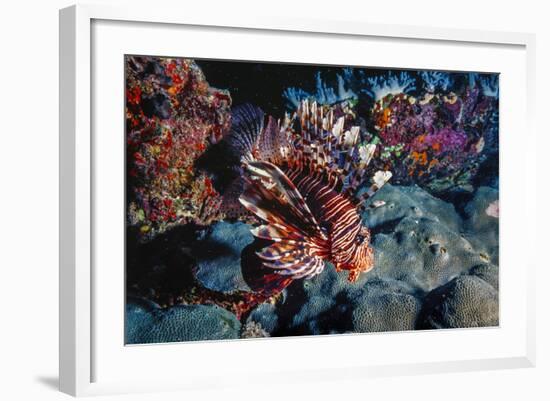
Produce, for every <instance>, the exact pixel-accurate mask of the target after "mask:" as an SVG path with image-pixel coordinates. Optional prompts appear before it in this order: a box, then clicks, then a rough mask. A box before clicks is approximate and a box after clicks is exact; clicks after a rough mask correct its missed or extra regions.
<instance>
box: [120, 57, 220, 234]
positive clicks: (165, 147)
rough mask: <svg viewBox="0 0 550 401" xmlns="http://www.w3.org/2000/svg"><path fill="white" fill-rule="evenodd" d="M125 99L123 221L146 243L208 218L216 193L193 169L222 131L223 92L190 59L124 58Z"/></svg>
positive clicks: (213, 208) (211, 214)
mask: <svg viewBox="0 0 550 401" xmlns="http://www.w3.org/2000/svg"><path fill="white" fill-rule="evenodd" d="M126 98H127V103H126V118H127V121H128V123H127V131H126V135H127V152H128V163H129V164H128V186H129V188H128V189H129V191H128V195H129V204H130V207H129V210H128V213H129V216H128V220H129V222H130V224H132V225H136V226H139V227H140V232H141V233H142V235H143V238H144V239H150V238H152V237H154V236H155V235H156V234H158V233H161V232H164V231H165V230H166V229H168V228H170V227H173V226H175V225H178V224H184V223H187V222H189V221H195V222H197V223H207V222H209V221H210V219H212V218H215V216H216V213H217V208H216V207H215V205H216V202H217V201H216V198H219V194H218V193H217V192H216V191H215V190H214V188H213V187H212V183H211V182H210V180H209V179H208V178H207V177H205V176H204V175H199V176H197V175H196V174H195V172H194V169H193V164H194V162H195V160H196V159H197V158H198V157H199V156H200V155H201V154H202V153H203V152H204V151H205V149H206V148H207V146H208V145H209V144H210V143H212V142H216V141H218V140H219V139H220V138H221V137H222V136H223V134H225V132H227V131H228V129H229V126H230V123H231V122H230V121H231V120H230V113H229V108H230V105H231V97H230V96H229V93H227V92H225V91H220V90H218V89H214V88H211V87H210V86H209V85H208V82H206V80H205V77H204V75H203V73H202V71H201V70H200V68H199V67H198V66H197V65H196V64H195V63H194V62H193V61H192V60H188V59H168V58H160V57H137V56H131V57H128V58H127V59H126ZM145 107H147V109H146V110H145V109H144V108H145ZM207 198H209V199H207ZM210 198H212V199H210Z"/></svg>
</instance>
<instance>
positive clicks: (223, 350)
mask: <svg viewBox="0 0 550 401" xmlns="http://www.w3.org/2000/svg"><path fill="white" fill-rule="evenodd" d="M94 24H98V25H96V27H99V28H95V27H94ZM102 24H104V25H102ZM117 24H120V26H116V25H117ZM152 26H156V27H158V28H159V29H158V31H159V33H156V34H158V35H162V34H163V33H162V29H180V28H181V29H183V30H185V27H190V28H191V27H192V28H193V29H205V30H207V31H208V32H214V33H215V32H219V33H224V34H226V35H227V36H228V37H229V36H231V34H232V33H236V34H238V35H241V37H243V38H245V37H247V35H254V34H260V33H261V34H262V35H264V36H265V37H266V39H265V40H277V38H276V37H274V38H272V39H269V38H268V37H269V36H270V35H272V36H276V35H286V36H288V37H290V36H292V35H295V36H297V37H298V36H299V37H302V36H307V37H308V38H315V37H317V38H319V37H322V38H326V40H331V38H338V40H340V41H343V42H344V41H346V40H347V41H351V40H363V39H365V40H366V39H369V38H370V39H377V40H381V39H383V40H384V41H387V42H388V43H390V42H392V43H393V42H395V43H399V42H406V43H410V44H411V46H412V45H413V44H414V43H421V44H422V43H435V44H437V46H440V48H441V49H442V51H443V50H444V48H445V46H462V47H464V48H467V47H471V48H480V49H481V50H483V51H485V50H486V49H485V47H488V48H495V49H497V48H502V49H505V48H506V49H508V48H509V49H512V51H511V52H510V54H511V55H510V57H511V58H513V59H514V60H515V61H516V62H517V63H518V64H517V65H518V66H522V67H521V68H518V69H517V70H518V71H519V70H521V73H517V75H518V76H515V77H513V79H515V80H517V81H518V82H520V81H521V92H522V95H521V96H519V99H515V100H514V102H517V103H516V104H517V105H519V109H517V108H513V109H511V110H508V111H507V110H504V111H503V113H510V114H509V117H510V124H515V125H514V126H515V127H523V131H522V136H523V138H524V140H528V141H529V142H530V143H535V138H534V135H535V134H534V130H533V126H532V124H533V116H532V113H533V110H534V109H535V108H534V104H533V103H534V85H535V77H534V64H535V63H534V57H535V56H534V49H535V38H534V35H531V34H525V33H508V32H485V31H472V30H459V29H437V28H428V27H412V26H399V25H375V24H369V23H367V22H364V21H322V20H307V19H299V18H290V17H282V16H264V15H261V13H260V12H256V11H253V10H250V12H249V13H248V14H246V15H243V14H238V13H234V14H231V15H220V14H217V13H216V11H215V10H211V12H209V13H207V14H205V13H201V12H193V7H192V6H191V5H186V7H185V12H183V11H182V10H179V9H159V8H155V7H148V8H141V7H131V8H129V7H128V8H113V7H109V6H104V5H102V6H99V5H86V6H84V5H78V6H72V7H69V8H66V9H63V10H61V11H60V367H59V370H60V372H59V373H60V390H61V391H63V392H66V393H68V394H72V395H75V396H80V395H95V394H109V393H126V392H135V391H161V390H162V391H165V390H167V389H174V390H176V389H180V390H185V389H206V388H209V387H219V386H229V385H234V381H232V377H231V375H227V376H226V375H225V371H224V370H223V369H224V367H223V363H221V361H220V368H219V370H218V371H212V370H210V369H207V368H206V367H205V366H206V364H203V363H201V361H200V360H198V359H197V358H201V355H203V357H204V358H214V359H215V358H220V359H221V358H222V356H223V355H225V356H229V357H231V356H232V355H233V356H234V353H235V349H236V347H239V351H238V352H242V353H243V355H257V354H258V353H259V352H268V350H267V347H266V344H267V342H269V344H270V345H269V349H271V351H269V352H273V353H274V355H277V354H278V353H279V354H280V353H281V352H285V351H284V350H287V351H286V352H287V354H285V355H286V357H287V358H291V359H290V360H291V363H288V361H287V363H286V365H282V364H281V365H277V364H276V363H274V364H273V366H265V367H262V366H256V367H255V368H254V369H255V372H252V373H255V374H256V376H251V380H252V379H254V380H257V381H258V382H262V380H263V381H265V382H266V383H269V382H272V381H273V379H274V378H275V379H276V380H275V381H281V380H285V381H289V380H290V381H292V380H326V379H329V378H344V377H347V378H350V377H353V378H355V379H362V378H367V377H374V376H381V375H383V376H387V375H400V374H421V373H431V372H441V371H446V372H455V371H468V370H480V369H502V368H512V367H530V366H534V364H535V338H534V336H535V334H534V333H535V329H534V324H535V322H534V310H535V307H534V299H535V295H534V288H535V284H534V275H533V274H532V273H533V272H534V269H535V266H534V263H535V259H534V256H530V255H534V252H530V253H529V252H528V253H527V255H525V257H523V259H521V260H520V259H518V257H517V256H516V259H515V260H518V261H519V262H518V263H519V264H520V266H516V268H517V269H521V274H519V275H518V278H517V280H515V282H516V285H517V290H516V293H515V294H511V291H508V292H506V291H503V292H502V294H501V300H502V297H506V299H510V303H507V302H503V303H502V304H503V306H501V307H502V308H504V307H506V308H507V309H506V310H505V311H504V312H507V310H508V307H507V306H506V305H509V304H511V303H513V304H514V305H517V308H516V309H517V310H515V311H514V313H516V315H514V316H517V317H518V319H517V320H518V321H517V322H516V321H513V322H512V319H509V320H508V321H507V323H506V324H502V325H501V327H500V328H496V329H494V328H493V329H483V330H482V329H479V330H477V329H468V330H458V331H455V332H454V333H449V332H448V331H447V332H446V333H438V332H426V333H422V334H421V335H422V336H429V337H427V338H428V340H427V341H428V343H429V342H432V343H434V344H436V343H437V342H441V341H454V339H455V337H463V338H464V339H465V340H464V341H470V342H475V341H487V342H492V341H493V340H495V341H494V343H495V344H496V345H495V348H494V349H491V350H490V351H487V352H482V351H481V350H477V351H475V352H474V351H472V353H470V354H469V353H465V354H464V355H465V357H464V358H458V357H457V358H453V357H452V356H451V357H449V358H448V359H445V358H447V357H446V356H445V355H442V356H441V358H442V359H440V360H436V359H432V360H429V361H427V360H417V359H415V358H416V357H415V356H414V355H413V354H412V353H411V354H410V355H408V357H407V358H405V359H403V358H402V359H400V360H401V362H396V360H397V359H396V360H391V359H389V358H388V360H387V361H385V360H384V358H383V357H382V356H381V357H380V358H379V359H377V360H376V361H375V359H376V356H374V355H373V357H372V361H371V362H368V361H363V362H362V361H361V360H354V359H353V358H352V357H351V356H350V357H349V358H348V359H347V360H346V359H345V358H344V357H342V358H336V356H334V357H332V358H334V360H332V361H331V360H330V358H323V359H319V360H316V359H312V356H314V355H315V351H316V349H318V348H319V347H320V346H323V347H324V349H331V347H334V349H335V350H336V349H337V347H342V342H343V341H345V342H346V344H349V345H347V346H349V347H350V349H351V348H352V347H353V349H359V348H361V347H363V346H365V344H366V343H367V342H373V341H378V340H380V341H383V342H384V343H387V342H388V341H394V342H395V344H398V346H399V347H402V348H403V349H407V344H412V342H413V341H416V340H417V337H418V335H416V337H415V333H392V334H391V336H388V335H387V334H379V335H354V336H344V337H342V336H326V337H325V336H323V337H325V338H323V339H312V338H309V339H308V338H300V339H297V338H285V339H268V340H258V341H244V342H241V341H237V342H208V343H202V344H196V345H187V344H185V345H184V344H171V345H158V346H147V347H124V344H123V343H121V342H120V341H119V340H117V341H118V342H115V343H113V344H114V345H109V346H113V347H114V346H116V347H120V350H118V351H120V353H121V355H122V354H131V355H127V356H128V358H129V359H128V360H127V361H126V362H125V363H127V365H125V366H122V365H120V366H119V365H117V363H118V362H120V361H121V360H122V359H120V360H117V359H116V358H117V357H115V356H113V359H108V358H110V357H107V356H106V354H107V353H108V352H107V350H109V349H110V348H109V347H108V346H106V345H105V341H104V340H103V338H104V337H105V334H104V335H103V336H102V334H101V331H102V330H103V328H105V327H106V325H105V324H104V321H103V320H102V319H120V320H121V321H122V319H123V316H124V315H123V310H118V309H117V308H112V309H113V310H114V311H115V312H114V314H113V315H112V316H109V317H105V316H104V315H102V314H101V312H98V311H100V310H101V308H102V306H101V305H102V304H101V302H99V301H98V299H97V297H98V296H99V295H97V293H96V291H98V285H101V284H102V283H105V276H104V275H103V274H97V272H95V270H94V269H97V266H98V265H97V263H98V261H101V260H103V259H102V257H101V256H100V255H98V254H96V253H95V248H94V238H97V237H96V236H97V235H98V232H97V230H98V221H96V219H97V218H98V217H97V216H98V213H96V212H97V210H96V208H97V204H96V203H97V201H98V199H97V190H98V183H97V182H96V178H95V177H96V175H97V171H96V170H97V168H98V167H99V165H98V163H99V162H98V157H97V155H98V154H100V153H101V152H102V151H103V150H102V149H103V148H102V146H104V144H105V143H104V142H97V141H96V140H95V139H94V134H93V132H94V131H93V130H94V127H96V128H97V126H98V122H97V121H95V120H94V118H96V117H97V116H96V115H95V114H94V113H95V109H94V107H95V103H94V102H93V99H92V98H93V95H94V90H95V89H94V87H93V80H94V76H95V74H97V73H98V71H99V68H100V67H101V66H99V65H98V64H97V60H95V59H94V55H96V54H98V53H96V52H97V51H102V48H101V46H102V44H105V41H104V39H103V41H102V39H101V37H102V36H101V35H103V36H106V34H108V35H115V34H114V33H113V32H115V33H116V32H119V33H116V35H115V36H109V37H110V38H112V42H113V43H123V41H124V38H123V37H122V34H120V31H121V30H129V29H132V30H133V31H132V32H135V33H138V32H139V31H140V30H143V29H147V27H149V28H150V27H152ZM94 29H105V30H104V31H103V32H104V33H103V34H102V33H101V31H97V32H99V33H98V40H97V41H96V42H94V40H93V35H94V32H96V31H94ZM110 29H114V30H113V31H111V30H110ZM183 34H185V33H182V35H183ZM113 46H115V44H113ZM484 46H485V47H484ZM241 47H244V46H242V45H236V47H235V51H237V50H238V49H240V48H241ZM113 48H114V47H113ZM113 51H114V50H113ZM117 51H119V50H117ZM158 51H159V52H162V51H165V50H164V49H161V50H158ZM227 51H229V50H227ZM243 51H244V50H243ZM457 51H458V50H457ZM489 51H490V50H489ZM128 52H129V53H130V51H128ZM155 52H156V51H155ZM495 52H497V51H496V50H495ZM512 53H513V54H512ZM516 53H517V54H516ZM116 54H118V53H116ZM227 54H230V53H227ZM495 54H496V53H495ZM275 56H276V55H275ZM241 57H244V56H241ZM266 57H267V56H264V57H259V59H261V60H266ZM485 57H491V54H489V55H485ZM235 58H239V56H236V57H235ZM470 62H473V61H472V60H470ZM335 63H341V60H335ZM402 63H403V64H406V63H407V60H403V61H402ZM106 65H107V64H106ZM384 65H387V64H384ZM402 66H406V65H402ZM449 66H450V65H449V64H447V65H444V64H441V65H440V67H441V68H442V69H445V68H449ZM451 67H452V65H451ZM95 69H97V70H98V71H96V70H95ZM456 69H461V68H460V66H458V65H457V68H456ZM514 74H515V73H514V72H511V73H510V77H511V78H510V79H512V75H514ZM118 79H120V85H121V86H120V87H122V82H123V77H122V76H121V75H119V76H118ZM100 93H101V92H100ZM96 95H97V94H96ZM505 96H506V95H505ZM96 100H97V99H96ZM510 104H511V103H510ZM516 104H514V106H515V105H516ZM117 110H118V109H117ZM122 117H123V116H122V113H121V114H120V118H122ZM505 128H506V127H505ZM504 131H506V129H505V130H504ZM120 135H121V137H122V133H121V134H120ZM508 140H509V139H505V142H504V143H503V146H502V148H501V175H502V180H503V187H504V188H510V187H509V186H508V187H507V183H508V182H516V180H520V181H521V185H519V187H520V189H521V191H520V192H521V194H515V193H512V191H509V195H506V196H508V198H509V201H508V200H504V197H505V194H504V192H506V191H503V194H502V198H503V200H502V202H501V203H502V210H503V212H502V213H503V219H501V224H502V228H501V230H502V232H503V233H504V234H501V235H502V236H503V237H502V238H501V243H502V244H511V243H513V241H515V240H518V241H519V240H520V239H519V238H516V237H514V235H513V233H511V231H513V230H510V229H512V228H515V227H517V226H518V225H522V226H523V227H524V228H525V229H526V230H530V231H531V232H534V231H535V229H534V224H535V216H536V212H535V210H534V207H532V205H531V204H529V203H528V199H529V198H530V199H534V198H535V196H534V188H535V177H534V175H533V174H529V172H531V171H534V170H535V158H534V153H529V151H528V150H527V149H526V148H525V149H523V150H522V149H519V148H518V146H517V143H515V142H513V141H511V140H510V141H511V142H506V141H508ZM512 152H513V153H514V158H515V160H516V164H515V166H516V167H515V168H514V169H512V168H509V166H510V163H512V161H511V156H512V155H511V153H512ZM107 156H108V155H107ZM113 157H114V158H116V157H117V156H116V155H115V156H113ZM118 157H120V159H119V161H120V164H122V162H121V161H122V160H123V157H124V156H123V154H122V152H121V153H120V155H119V156H118ZM517 160H520V161H521V163H518V162H517ZM111 162H112V163H115V164H116V160H114V159H113V160H111ZM111 162H108V163H111ZM102 163H103V162H102ZM108 163H107V164H106V165H107V166H109V164H108ZM114 175H115V176H116V174H114ZM112 184H116V180H114V181H113V183H112ZM99 185H102V184H99ZM507 204H508V205H510V206H508V207H507ZM506 213H508V215H507V214H506ZM506 216H508V217H506ZM101 224H103V223H101ZM101 224H100V225H99V227H104V225H101ZM113 224H118V223H116V222H115V223H113ZM507 228H508V229H509V230H508V231H505V230H507ZM517 231H519V230H517ZM104 234H105V235H106V236H107V233H104ZM508 236H509V237H508ZM523 241H525V240H523ZM530 247H534V245H533V244H529V243H525V248H524V249H529V248H530ZM510 248H513V247H510ZM506 252H511V253H510V258H509V259H510V260H513V257H514V254H513V252H514V251H513V250H507V251H506ZM516 252H517V251H516ZM501 259H502V257H501ZM504 263H506V262H504ZM112 268H113V269H114V270H115V271H118V270H117V269H120V271H122V272H123V270H124V266H123V265H120V266H118V265H116V266H112ZM120 271H118V272H119V273H120ZM117 274H118V273H117ZM504 276H505V278H504V280H508V278H506V273H504ZM508 277H510V276H508ZM501 280H502V278H501ZM115 282H116V280H115ZM506 283H507V282H503V283H502V284H506ZM510 284H512V283H511V282H510ZM504 288H510V287H509V286H508V287H507V286H506V285H504ZM99 290H100V291H102V292H103V289H99ZM119 290H120V291H121V292H123V288H119ZM109 291H114V290H109V289H107V288H105V294H107V295H101V297H103V298H108V297H109V296H110V295H108V294H110V293H109ZM94 297H96V298H94ZM514 297H516V298H514ZM107 300H108V299H107ZM103 301H105V299H103ZM97 302H99V304H98V305H96V303H97ZM117 302H118V301H117ZM113 304H116V305H118V303H116V302H113ZM501 312H503V310H502V309H501ZM105 321H107V320H105ZM508 322H510V323H508ZM121 324H123V323H121ZM98 327H100V329H98ZM117 327H118V326H117ZM98 330H99V332H98ZM487 330H492V331H491V332H489V331H487ZM507 331H509V334H510V333H512V334H510V335H507V334H506V332H507ZM499 333H504V334H503V335H502V336H501V337H502V338H501V337H499V338H498V339H497V336H500V334H499ZM120 335H122V333H120ZM342 339H343V340H342ZM321 341H322V342H321ZM499 341H502V343H500V342H499ZM237 343H239V344H240V345H231V344H237ZM420 343H422V342H419V344H420ZM505 343H507V344H509V345H508V347H509V348H507V349H505V348H504V345H502V344H505ZM117 344H118V345H117ZM227 344H229V345H227ZM326 347H328V348H326ZM498 347H500V348H498ZM138 348H139V349H138ZM289 349H290V350H291V351H288V350H289ZM118 351H117V352H118ZM459 351H460V352H462V351H463V350H460V349H459ZM177 353H180V354H181V355H187V357H189V358H195V360H196V362H197V365H196V366H195V367H194V368H193V369H192V371H189V372H187V373H186V374H187V376H185V378H183V377H178V376H177V375H176V376H166V377H164V378H161V377H156V378H155V377H152V378H151V379H150V380H144V379H143V378H139V377H132V375H133V374H134V375H135V374H137V373H135V372H134V371H133V370H132V369H130V368H129V367H130V366H131V362H130V361H133V363H134V364H135V363H136V361H139V360H143V361H145V363H146V364H147V363H148V361H153V360H155V361H156V362H157V363H158V361H159V360H160V359H158V358H161V359H162V358H166V360H167V361H168V359H170V358H172V356H171V355H175V354H177ZM350 354H351V353H350ZM296 355H298V356H299V355H303V356H308V357H309V358H310V359H311V360H312V363H310V364H305V363H299V362H300V361H298V360H296V361H292V358H298V356H296ZM96 358H99V360H101V361H103V362H101V363H97V360H96ZM121 358H122V356H121ZM124 358H126V356H124ZM140 358H146V359H140ZM302 359H307V358H302ZM327 359H328V361H327ZM398 359H399V358H398ZM404 360H406V362H403V361H404ZM117 361H118V362H117ZM209 361H210V362H211V361H212V359H210V360H209ZM106 365H112V366H113V368H112V371H113V372H109V374H105V375H103V373H102V372H101V369H102V368H101V367H102V366H103V368H104V369H106ZM285 366H289V368H288V369H286V368H285ZM126 368H128V369H126ZM225 368H227V369H230V368H231V366H226V367H225ZM115 371H118V372H119V374H115V373H114V372H115ZM122 371H124V372H126V373H124V374H123V373H120V372H122ZM297 372H298V373H297ZM265 374H269V375H270V376H269V380H267V379H265V378H262V375H265Z"/></svg>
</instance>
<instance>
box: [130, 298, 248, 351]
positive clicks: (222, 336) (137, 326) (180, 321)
mask: <svg viewBox="0 0 550 401" xmlns="http://www.w3.org/2000/svg"><path fill="white" fill-rule="evenodd" d="M240 330H241V324H240V322H239V321H238V320H237V318H236V317H235V315H233V314H232V313H230V312H228V311H226V310H225V309H222V308H220V307H219V306H210V305H178V306H174V307H171V308H167V309H162V308H160V307H159V306H157V305H156V304H154V303H152V302H150V301H146V300H143V299H129V300H128V301H127V303H126V343H128V344H145V343H163V342H175V341H197V340H227V339H231V338H239V336H240Z"/></svg>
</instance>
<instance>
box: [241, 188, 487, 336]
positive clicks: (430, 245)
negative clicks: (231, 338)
mask: <svg viewBox="0 0 550 401" xmlns="http://www.w3.org/2000/svg"><path fill="white" fill-rule="evenodd" d="M494 196H495V194H494V193H493V192H492V191H489V190H487V189H486V188H481V189H480V190H478V192H477V193H476V195H475V197H474V198H473V200H472V201H471V202H469V203H468V204H467V205H466V207H465V209H466V210H468V211H470V214H466V213H465V212H464V211H460V212H461V213H458V212H457V211H456V210H455V208H454V207H453V206H452V205H451V204H449V203H447V202H444V201H442V200H440V199H437V198H435V197H433V196H432V195H430V194H428V193H427V192H426V191H424V190H422V189H421V188H419V187H396V186H391V185H386V186H385V187H384V188H383V189H382V190H381V191H379V192H378V193H377V194H376V195H375V196H374V197H373V198H372V199H371V200H369V203H368V205H367V209H366V211H365V212H364V219H365V220H366V221H368V222H369V225H370V227H371V228H372V231H373V238H374V242H373V246H374V247H375V255H376V268H375V269H374V270H373V271H372V272H371V274H370V275H368V276H365V277H363V278H360V279H359V281H358V282H357V283H355V284H350V283H349V282H347V280H346V279H345V275H344V274H342V273H336V272H334V271H332V270H331V269H325V271H324V272H323V273H322V274H321V275H319V276H318V277H315V278H314V279H312V280H309V281H307V282H305V281H304V282H296V283H293V284H292V285H291V286H289V287H288V288H287V289H286V290H285V292H284V294H283V296H282V297H281V298H280V299H279V300H278V302H276V303H275V304H274V305H265V304H263V305H260V306H259V307H258V308H256V309H254V310H253V311H252V312H251V313H250V315H249V317H248V319H249V320H253V321H255V322H258V323H260V324H261V325H262V326H263V327H264V328H265V329H266V330H267V331H268V332H269V333H270V334H271V335H272V336H273V335H275V336H276V335H283V333H286V335H288V334H294V335H302V334H330V333H346V332H373V331H395V330H414V329H427V328H452V327H479V326H495V325H498V266H497V265H495V264H493V263H491V261H490V259H493V257H492V256H490V255H498V243H496V242H493V243H491V244H490V246H489V245H488V244H487V243H484V242H483V241H481V240H479V238H478V236H477V235H479V236H481V237H483V236H484V235H486V234H483V232H479V234H477V231H471V224H472V223H471V218H472V217H471V216H473V213H474V212H473V211H474V210H477V211H480V210H483V207H487V205H488V204H490V203H491V201H492V199H493V198H494ZM382 200H383V201H384V202H385V203H384V204H383V205H382V206H378V207H372V205H374V204H379V203H380V201H382ZM462 216H464V217H462ZM487 217H488V218H489V216H487ZM492 219H493V220H495V219H494V218H492ZM492 228H493V229H496V226H492ZM487 231H490V230H487ZM477 241H479V243H481V244H483V245H484V247H483V248H478V247H477V246H475V245H474V243H475V244H478V242H477Z"/></svg>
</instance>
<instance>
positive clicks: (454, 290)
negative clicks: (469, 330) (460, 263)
mask: <svg viewBox="0 0 550 401" xmlns="http://www.w3.org/2000/svg"><path fill="white" fill-rule="evenodd" d="M417 326H418V328H420V329H441V328H459V327H484V326H498V292H497V290H496V289H495V288H494V287H493V286H491V285H490V284H489V283H487V282H486V281H484V280H482V279H481V278H479V277H475V276H460V277H457V278H455V279H454V280H452V281H450V282H449V283H447V284H445V285H444V286H441V287H439V288H437V289H435V290H434V291H432V292H431V293H430V294H428V295H427V297H426V300H425V302H424V305H423V306H422V310H421V312H420V316H419V318H418V324H417Z"/></svg>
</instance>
